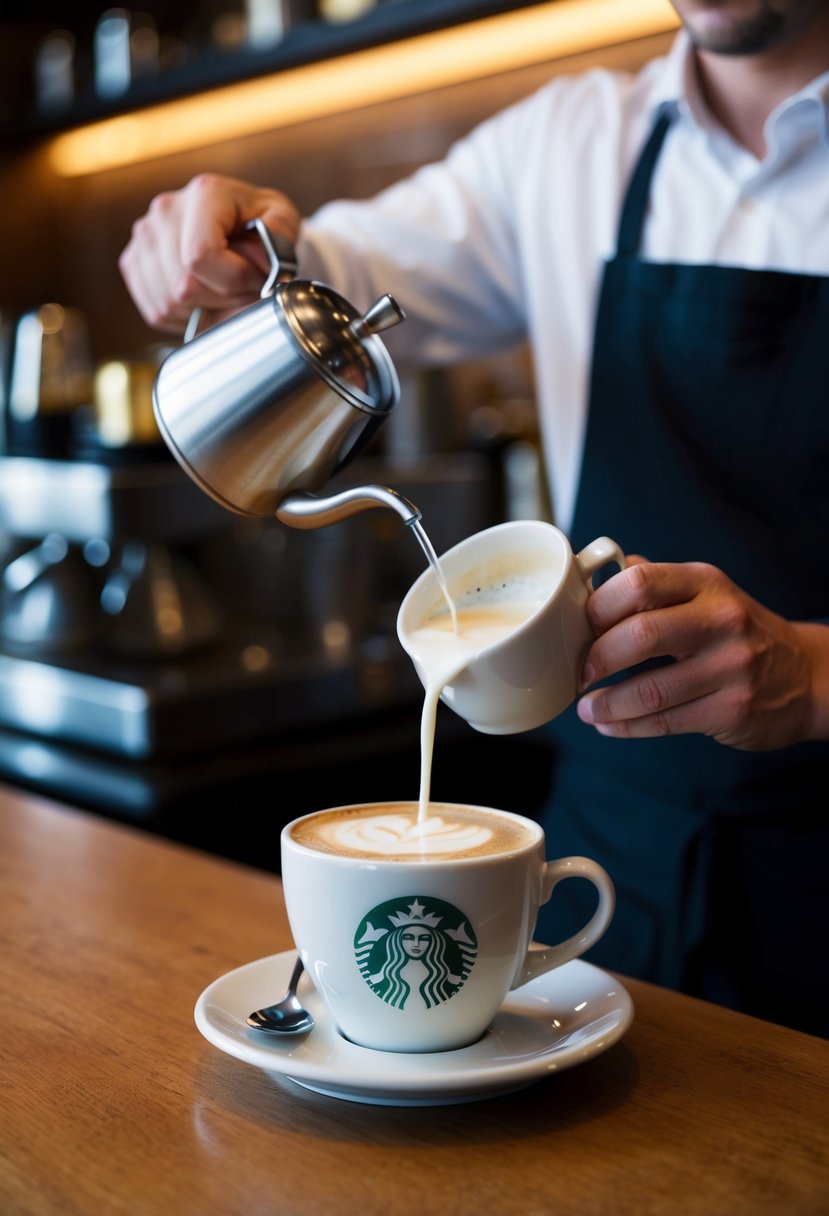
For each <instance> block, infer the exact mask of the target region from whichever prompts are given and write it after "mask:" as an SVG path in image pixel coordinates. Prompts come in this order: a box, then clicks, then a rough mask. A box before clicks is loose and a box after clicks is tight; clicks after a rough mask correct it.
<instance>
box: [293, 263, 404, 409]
mask: <svg viewBox="0 0 829 1216" xmlns="http://www.w3.org/2000/svg"><path fill="white" fill-rule="evenodd" d="M274 307H275V308H276V310H277V315H279V313H280V312H281V314H282V317H284V320H285V321H286V323H287V324H288V326H289V328H290V330H291V333H292V334H293V336H294V338H295V339H296V341H297V343H298V344H299V347H300V349H301V351H302V354H303V356H304V357H305V358H306V359H307V360H308V361H309V362H310V363H311V364H312V365H313V366H314V368H315V369H316V371H317V372H318V373H319V374H320V375H321V376H322V377H323V378H324V379H325V380H326V381H327V382H328V383H329V384H330V385H331V386H332V387H333V388H334V389H336V391H337V392H338V393H340V394H341V395H342V396H344V397H346V398H347V399H348V400H349V401H351V403H352V404H353V405H355V406H357V408H358V409H362V410H366V411H368V412H370V413H379V414H385V413H388V412H389V411H390V410H392V409H393V408H394V406H395V404H396V403H397V400H398V397H399V394H400V386H399V384H398V380H397V376H396V374H395V370H394V365H393V363H392V361H391V359H390V357H389V355H388V352H387V351H386V348H385V346H384V345H383V343H382V342H381V341H380V339H379V338H378V337H377V336H376V335H377V334H378V333H380V332H382V331H383V330H384V329H389V328H390V327H391V326H392V325H397V324H398V323H399V322H400V321H402V320H403V319H404V313H403V310H402V309H401V308H400V306H399V305H398V304H397V303H396V301H395V300H394V299H393V298H392V297H391V296H389V295H386V296H381V298H380V299H379V300H377V301H376V303H375V304H373V305H372V307H371V308H370V309H369V310H368V311H367V312H366V313H365V314H362V315H361V314H360V313H359V312H358V311H357V310H356V309H355V308H354V307H353V305H351V304H349V303H348V301H347V300H346V299H344V298H343V296H341V295H340V294H339V293H338V292H336V291H334V289H333V288H332V287H329V286H328V285H327V284H325V283H318V282H316V281H315V280H300V279H290V280H289V281H287V282H282V283H279V284H278V285H277V287H276V291H275V293H274Z"/></svg>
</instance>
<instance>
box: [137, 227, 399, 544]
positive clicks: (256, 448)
mask: <svg viewBox="0 0 829 1216" xmlns="http://www.w3.org/2000/svg"><path fill="white" fill-rule="evenodd" d="M247 227H248V229H251V230H254V231H256V232H257V233H258V234H259V237H260V239H261V241H262V243H263V245H264V247H265V250H266V251H267V254H268V258H269V261H270V274H269V275H268V278H267V281H266V282H265V284H264V286H263V288H262V292H261V299H260V300H259V302H258V303H257V304H253V305H252V306H251V307H250V308H246V309H245V310H244V311H243V312H240V313H237V314H236V316H233V317H231V318H229V319H228V320H226V321H222V322H220V323H219V324H218V325H216V326H214V327H213V328H212V329H208V330H206V331H205V332H203V333H201V334H199V335H198V336H194V334H195V331H196V330H197V328H198V323H199V319H200V315H201V314H200V310H196V312H195V313H194V314H193V315H192V317H191V319H190V324H189V325H188V327H187V333H186V334H185V338H184V344H183V345H182V346H181V347H179V348H178V349H177V350H174V351H173V352H172V353H171V354H170V355H168V356H167V358H166V359H165V360H164V362H163V363H162V365H161V367H160V369H159V371H158V375H157V376H156V380H155V385H154V388H153V407H154V410H155V416H156V420H157V422H158V426H159V429H160V431H161V433H162V435H163V436H164V439H165V441H166V443H167V445H168V447H169V448H170V450H171V451H172V453H173V455H174V456H175V457H176V459H177V460H178V462H179V464H181V466H182V467H183V468H184V469H185V471H186V472H187V473H189V475H190V476H191V477H192V478H193V480H194V481H195V482H196V483H197V484H198V485H199V486H201V488H202V489H203V490H205V491H206V492H207V493H208V494H210V495H211V496H212V497H213V498H215V499H216V500H217V502H219V503H221V504H222V505H223V506H225V507H228V508H229V509H230V510H231V511H236V512H239V513H240V514H243V515H258V516H271V517H273V516H274V515H276V517H277V518H278V519H280V520H281V521H282V522H283V523H285V524H290V525H291V526H292V527H295V528H316V527H320V526H323V525H325V524H330V523H336V522H337V521H338V520H341V519H345V518H346V517H347V516H349V515H353V514H355V513H356V512H357V511H362V510H365V509H366V508H369V507H389V508H391V509H392V510H394V511H397V513H398V514H399V515H401V516H402V518H403V519H404V520H405V521H406V522H407V523H414V522H416V521H417V520H418V519H419V518H420V512H419V511H418V510H417V508H416V507H415V506H413V505H412V503H410V502H408V501H407V500H406V499H405V498H403V497H402V496H401V495H399V494H397V493H396V492H395V491H394V490H392V489H390V488H389V487H387V486H376V485H371V486H359V487H355V488H353V489H348V490H345V491H343V492H342V493H339V494H334V495H331V496H329V497H323V498H320V497H317V496H316V493H315V492H316V491H318V490H320V489H322V487H323V486H324V485H325V484H326V482H327V481H328V480H329V478H330V477H332V476H333V475H334V474H335V473H337V472H338V471H339V470H340V469H341V468H343V466H344V465H346V464H347V463H348V462H349V461H350V460H351V459H352V457H354V456H355V455H356V454H357V452H359V451H360V450H361V449H362V448H363V447H364V446H365V444H366V443H367V442H368V440H369V439H370V438H371V436H372V435H373V434H374V433H375V431H376V430H377V428H378V427H379V426H380V424H381V423H382V422H383V420H384V418H386V417H387V416H388V414H390V413H391V411H392V409H393V408H394V407H395V405H396V404H397V402H398V399H399V396H400V386H399V383H398V379H397V375H396V373H395V370H394V365H393V364H392V361H391V358H390V357H389V354H388V351H387V350H386V348H385V346H384V345H383V343H382V342H381V341H380V339H379V338H378V337H377V336H376V335H377V334H378V333H380V332H382V331H383V330H385V329H388V328H389V327H391V326H392V325H396V324H398V322H400V321H402V320H403V318H404V314H403V311H402V309H400V308H399V306H398V305H397V304H396V303H395V301H394V300H393V299H392V297H391V296H389V295H386V296H383V297H381V298H380V299H379V300H378V301H377V302H376V303H375V304H374V305H373V306H372V307H371V308H370V309H369V310H368V312H367V313H366V314H365V315H364V316H361V315H360V314H359V312H357V310H356V309H354V308H353V307H352V306H351V305H350V304H349V303H348V302H347V301H346V300H344V299H343V297H342V296H340V295H338V294H337V292H335V291H334V290H333V289H332V288H330V287H327V286H326V285H325V284H323V283H317V282H310V281H307V282H306V281H302V280H299V279H296V278H295V277H294V275H295V273H296V255H295V253H294V249H293V246H292V245H291V244H290V242H288V241H285V240H284V239H283V238H281V237H278V236H275V235H273V234H272V233H271V232H270V231H269V230H268V229H267V228H266V227H265V224H264V223H263V221H262V220H261V219H256V220H252V221H251V222H250V223H249V224H248V225H247Z"/></svg>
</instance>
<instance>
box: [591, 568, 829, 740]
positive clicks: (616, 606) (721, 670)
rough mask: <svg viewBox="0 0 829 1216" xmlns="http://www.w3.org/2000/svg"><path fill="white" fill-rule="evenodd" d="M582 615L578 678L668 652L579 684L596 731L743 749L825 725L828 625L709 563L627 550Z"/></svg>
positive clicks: (817, 732) (823, 732)
mask: <svg viewBox="0 0 829 1216" xmlns="http://www.w3.org/2000/svg"><path fill="white" fill-rule="evenodd" d="M588 616H589V619H590V623H591V625H592V627H593V630H594V632H595V633H596V635H597V641H596V642H595V643H594V644H593V646H592V647H591V648H590V651H589V653H588V655H587V658H586V660H585V664H584V670H583V680H584V686H585V687H588V686H589V685H590V684H593V683H594V682H596V681H599V680H603V679H605V678H606V677H608V676H612V675H615V674H616V673H618V672H621V671H624V670H625V669H626V668H630V667H633V666H635V665H636V664H638V663H641V662H644V661H645V660H646V659H653V658H656V657H661V656H670V657H672V658H673V659H674V660H675V662H673V663H670V664H667V665H666V666H664V667H659V668H656V669H652V670H648V671H645V672H641V673H638V674H635V675H631V676H629V677H628V678H627V679H625V680H623V681H621V682H620V683H618V684H615V685H613V686H612V687H608V688H600V689H595V690H593V691H592V692H588V693H587V694H586V695H585V696H583V697H582V698H581V700H580V701H579V704H578V714H579V717H580V718H581V720H582V721H583V722H587V723H590V724H591V725H593V726H595V728H596V729H597V730H598V731H599V732H600V734H603V735H611V736H614V737H616V738H644V737H649V736H658V735H678V734H688V733H701V734H705V735H710V736H711V737H712V738H714V739H716V740H717V741H718V742H719V743H724V744H726V745H728V746H729V747H735V748H739V749H742V750H745V751H763V750H771V749H773V748H779V747H787V746H789V745H790V744H793V743H798V742H801V741H803V740H805V739H814V738H826V737H829V628H827V627H825V626H822V625H812V624H795V623H792V622H790V621H786V620H784V619H783V618H782V617H780V616H777V615H776V614H775V613H773V612H770V611H768V609H766V608H764V607H763V606H762V605H761V604H758V603H757V601H756V600H753V599H752V598H751V597H750V596H748V595H746V594H745V592H743V591H741V590H740V588H739V587H737V586H735V585H734V583H732V582H731V580H730V579H729V578H727V577H726V575H725V574H723V573H722V571H721V570H718V569H716V568H715V567H714V566H709V565H705V564H703V563H701V562H687V563H683V564H668V563H662V564H658V563H653V564H652V563H650V562H647V561H645V560H644V559H643V558H631V559H629V564H628V567H627V568H626V569H625V570H623V571H621V573H619V574H617V575H615V576H614V577H613V578H612V579H610V580H609V581H608V582H607V583H605V584H604V585H603V586H602V587H600V588H599V589H598V590H597V591H596V592H594V594H593V595H591V597H590V600H589V601H588Z"/></svg>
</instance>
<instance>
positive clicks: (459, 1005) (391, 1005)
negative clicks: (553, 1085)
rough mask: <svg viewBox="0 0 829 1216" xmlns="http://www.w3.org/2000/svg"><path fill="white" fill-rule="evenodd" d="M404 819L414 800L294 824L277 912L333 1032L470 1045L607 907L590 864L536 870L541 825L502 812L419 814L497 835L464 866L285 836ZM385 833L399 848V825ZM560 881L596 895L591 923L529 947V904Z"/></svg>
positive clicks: (585, 941)
mask: <svg viewBox="0 0 829 1216" xmlns="http://www.w3.org/2000/svg"><path fill="white" fill-rule="evenodd" d="M416 814H417V803H416V802H395V803H382V804H381V803H376V804H365V806H362V807H360V806H351V807H338V808H333V809H332V810H330V811H321V812H317V813H315V814H314V815H306V816H303V817H302V818H301V819H297V820H294V821H293V822H292V823H289V824H288V825H287V827H285V829H284V830H283V832H282V881H283V885H284V892H285V901H286V904H287V909H288V917H289V920H290V925H291V931H292V933H293V937H294V941H295V943H296V946H297V949H298V950H299V953H300V955H301V957H302V961H303V963H304V964H305V969H306V971H307V973H308V975H309V976H310V978H311V980H312V981H313V983H314V986H315V987H316V989H317V991H318V993H319V994H320V996H321V997H322V999H323V1000H324V1001H325V1003H326V1005H327V1006H328V1008H329V1010H330V1012H331V1016H332V1018H333V1019H334V1020H335V1022H336V1025H337V1027H338V1028H339V1030H340V1033H341V1034H342V1035H344V1036H345V1037H346V1038H347V1039H350V1040H352V1041H353V1042H355V1043H359V1044H361V1045H362V1046H364V1047H371V1048H377V1049H379V1050H383V1051H397V1052H424V1051H447V1050H450V1049H453V1048H457V1047H462V1046H465V1045H466V1044H469V1043H472V1042H475V1041H476V1040H477V1039H479V1038H480V1037H481V1035H483V1034H484V1032H485V1031H486V1029H487V1027H488V1026H489V1024H490V1022H491V1021H492V1019H493V1017H494V1016H495V1014H496V1012H497V1011H498V1009H499V1008H500V1006H501V1004H502V1002H503V1000H504V997H505V996H506V994H507V993H508V992H509V991H510V990H511V989H513V988H517V987H520V986H521V985H522V984H525V983H527V981H529V980H531V979H532V978H534V977H535V976H538V975H543V974H544V973H545V972H548V971H551V970H552V969H553V968H555V967H560V966H561V965H562V964H563V963H566V962H568V961H569V960H570V959H573V958H577V957H578V956H579V955H580V954H583V953H584V952H585V951H586V950H587V949H588V948H589V947H590V946H591V945H593V943H594V942H596V941H597V940H598V939H599V938H600V937H601V936H602V934H603V933H604V931H605V930H606V928H607V926H608V924H609V923H610V921H611V919H612V916H613V911H614V907H615V898H614V891H613V884H612V883H611V880H610V878H609V877H608V875H607V874H606V873H605V871H604V870H603V869H602V867H601V866H599V865H598V864H597V863H596V862H594V861H590V860H589V859H588V858H585V857H567V858H563V859H561V860H559V861H545V844H544V833H543V831H542V829H541V827H540V826H539V825H538V824H537V823H535V822H533V821H532V820H530V819H525V818H524V817H522V816H520V815H512V814H510V813H508V812H506V811H498V810H493V809H491V808H487V807H463V806H458V805H453V804H446V803H433V804H432V805H431V807H430V815H431V816H432V817H435V816H437V817H439V819H440V820H441V821H442V822H443V824H444V825H445V827H446V828H447V830H448V829H451V828H453V827H454V828H455V829H457V828H458V825H460V828H461V830H462V831H466V832H467V837H468V829H469V825H470V821H472V824H473V827H474V826H475V823H476V822H477V821H480V822H479V823H478V826H479V827H480V823H483V825H484V827H483V829H482V830H484V831H489V830H490V829H492V831H493V832H494V833H496V835H497V836H498V838H497V840H496V841H495V849H496V851H495V852H489V853H487V852H486V851H485V849H486V845H484V846H483V848H484V851H483V852H475V849H474V847H473V848H472V850H471V852H470V853H469V855H466V856H461V855H457V852H456V855H454V856H449V855H446V854H443V855H441V854H440V853H438V854H431V855H424V854H422V853H420V852H419V851H418V850H419V848H420V846H419V845H417V844H416V843H415V844H413V843H412V836H411V833H409V835H408V837H407V838H406V839H407V843H406V844H405V848H407V849H408V850H409V852H408V853H406V852H404V854H403V856H402V857H398V858H395V857H393V856H390V855H388V853H387V852H383V851H382V850H380V851H379V852H374V851H368V852H366V853H364V854H362V855H361V854H360V852H359V851H356V852H350V853H348V855H345V854H337V853H335V852H329V851H323V850H322V849H321V848H319V847H317V846H316V845H315V844H314V843H309V842H308V838H307V835H306V838H305V839H304V840H299V839H297V835H296V833H297V832H299V833H300V835H302V834H303V833H305V834H307V833H308V832H309V831H312V832H313V831H319V830H320V829H321V828H325V829H326V830H327V828H326V825H328V826H329V827H330V824H331V823H332V822H336V820H337V817H339V816H344V817H346V818H350V817H352V816H353V817H354V819H353V822H354V823H356V824H357V828H361V824H360V822H358V821H360V819H361V816H371V817H375V818H376V817H378V816H379V817H381V818H382V817H385V820H387V821H389V822H391V821H394V820H395V817H399V819H400V823H401V824H402V821H403V819H404V817H406V816H409V817H411V816H415V817H416ZM312 821H315V822H312ZM362 823H363V825H364V824H365V819H364V818H363V820H362ZM389 830H390V831H392V833H393V831H394V830H395V829H394V828H393V826H392V828H391V829H389ZM397 831H398V833H399V837H400V840H401V841H403V840H404V837H405V833H404V831H403V828H402V826H400V825H398V828H397ZM498 834H500V835H498ZM504 834H506V836H507V839H504ZM375 835H376V833H375ZM381 836H383V833H382V832H381ZM384 839H385V838H384ZM352 843H353V842H352ZM358 843H359V840H358ZM450 843H451V842H450ZM326 847H327V846H326ZM335 847H336V841H335ZM401 847H403V846H402V845H401ZM384 848H387V845H384ZM412 850H414V851H412ZM568 877H582V878H587V879H589V880H590V881H591V882H592V883H593V884H594V885H595V886H596V888H597V890H598V893H599V903H598V907H597V909H596V911H595V913H594V914H593V916H592V917H591V919H590V920H589V921H588V922H587V924H586V925H585V926H584V928H583V929H582V930H581V931H580V932H579V933H576V934H575V935H573V936H572V937H570V938H568V939H567V940H566V941H563V942H561V943H559V944H558V945H554V946H541V945H538V944H536V943H533V944H532V946H531V941H532V934H533V930H534V927H535V922H536V917H537V914H538V909H539V907H540V905H541V904H543V903H546V901H547V900H548V899H549V898H550V895H551V894H552V891H553V888H554V887H555V885H556V884H557V883H558V882H559V881H561V879H563V878H568ZM418 951H419V952H420V953H418Z"/></svg>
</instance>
